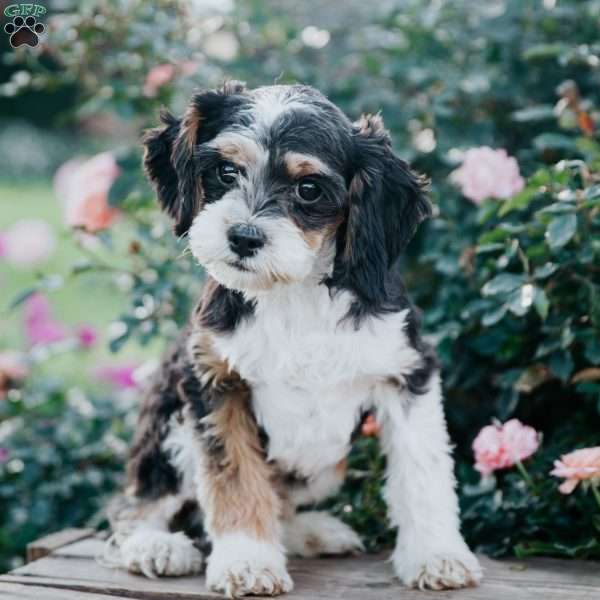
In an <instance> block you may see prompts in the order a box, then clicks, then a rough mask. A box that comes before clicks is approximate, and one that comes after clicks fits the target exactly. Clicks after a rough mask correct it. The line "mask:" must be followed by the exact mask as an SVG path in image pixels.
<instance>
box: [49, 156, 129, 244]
mask: <svg viewBox="0 0 600 600" xmlns="http://www.w3.org/2000/svg"><path fill="white" fill-rule="evenodd" d="M118 176H119V167H118V165H117V163H116V161H115V159H114V156H113V155H112V154H111V153H110V152H102V153H101V154H96V156H93V157H92V158H90V159H88V160H82V159H78V158H75V159H73V160H70V161H68V162H66V163H64V164H63V165H62V166H61V167H60V168H59V169H58V171H57V172H56V175H55V176H54V190H55V192H56V195H57V196H58V197H59V198H60V199H61V200H62V202H63V205H64V215H65V221H66V223H67V225H70V226H71V227H82V228H84V229H85V230H86V231H87V232H89V233H96V232H98V231H101V230H102V229H107V228H108V227H110V226H111V225H112V224H113V222H114V221H115V220H116V218H117V217H118V216H119V211H118V210H117V209H116V208H113V207H112V206H110V205H109V204H108V192H109V190H110V188H111V186H112V184H113V182H114V181H115V179H116V178H117V177H118Z"/></svg>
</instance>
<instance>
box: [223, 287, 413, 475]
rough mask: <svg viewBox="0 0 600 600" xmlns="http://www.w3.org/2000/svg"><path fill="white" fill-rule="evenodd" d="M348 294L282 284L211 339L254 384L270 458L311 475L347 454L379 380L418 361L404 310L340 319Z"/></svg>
mask: <svg viewBox="0 0 600 600" xmlns="http://www.w3.org/2000/svg"><path fill="white" fill-rule="evenodd" d="M351 300H352V299H351V296H350V294H348V293H340V294H338V295H336V296H334V297H333V298H331V297H330V294H329V291H328V290H327V288H326V287H325V286H324V285H314V284H313V285H307V284H305V285H300V284H299V285H280V286H277V287H276V288H275V289H273V290H270V291H269V292H266V293H264V294H261V295H259V296H257V298H256V309H255V314H254V316H253V317H251V318H249V319H247V320H245V321H244V322H243V323H241V324H240V325H239V326H238V327H237V328H236V329H235V331H234V332H233V333H231V334H223V335H220V336H218V337H217V338H216V339H215V349H216V350H217V352H218V353H219V354H220V355H221V356H222V358H226V359H227V360H228V362H229V364H230V365H231V367H232V368H233V369H235V370H236V371H238V373H240V375H241V376H242V377H243V378H244V379H246V380H247V381H248V382H249V383H250V384H251V386H252V392H253V408H254V411H255V414H256V417H257V420H258V422H259V424H260V425H261V426H262V427H263V428H264V429H265V431H266V433H267V434H268V436H269V458H271V459H274V460H277V461H278V462H279V464H281V465H282V466H283V467H285V468H287V469H290V470H295V471H297V472H299V473H300V474H303V475H306V476H310V475H316V474H317V473H319V472H321V471H322V470H323V469H325V468H327V467H330V466H331V465H334V464H335V463H337V462H338V461H339V460H341V459H342V458H343V457H344V456H345V455H346V454H347V452H348V449H349V442H350V436H351V433H352V431H353V429H354V427H355V426H356V423H357V420H358V418H359V416H360V413H361V411H362V410H364V409H365V408H367V407H369V406H370V405H371V404H372V403H373V398H372V389H373V387H374V385H375V383H377V382H378V381H381V380H382V379H384V378H386V377H389V376H394V377H397V378H401V377H402V375H405V374H408V373H410V372H411V371H412V370H414V368H415V367H416V366H417V365H418V364H419V360H420V357H419V355H418V353H417V352H416V351H415V350H414V349H413V348H412V347H411V346H410V345H409V343H408V341H407V337H406V334H405V333H404V329H405V325H406V311H402V312H398V313H390V314H387V315H384V316H382V317H380V318H367V319H366V320H364V321H363V322H362V323H361V326H360V328H359V329H356V328H355V327H354V324H353V323H352V321H351V320H345V321H342V320H341V319H342V318H343V317H344V315H345V314H346V312H347V310H348V306H349V304H350V302H351Z"/></svg>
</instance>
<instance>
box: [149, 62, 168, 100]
mask: <svg viewBox="0 0 600 600" xmlns="http://www.w3.org/2000/svg"><path fill="white" fill-rule="evenodd" d="M174 76H175V66H174V65H170V64H168V63H165V64H162V65H156V66H155V67H152V68H151V69H150V71H148V74H147V75H146V81H144V88H143V94H144V96H146V97H148V98H154V97H155V96H156V95H157V94H158V90H159V89H160V88H161V87H162V86H163V85H165V84H166V83H169V81H171V79H173V77H174Z"/></svg>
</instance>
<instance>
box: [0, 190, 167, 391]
mask: <svg viewBox="0 0 600 600" xmlns="http://www.w3.org/2000/svg"><path fill="white" fill-rule="evenodd" d="M20 219H43V220H44V221H46V222H47V223H48V224H49V225H50V226H51V227H52V229H53V230H54V233H55V234H56V237H57V245H56V250H55V251H54V252H53V253H52V255H51V256H49V257H48V259H47V260H46V261H44V262H42V263H40V264H38V265H36V267H35V268H34V269H17V268H15V267H12V266H10V265H8V264H7V263H6V262H4V261H2V259H0V351H2V350H7V349H14V350H24V349H26V346H27V340H26V339H25V337H24V333H23V325H22V317H23V315H22V313H23V310H22V307H17V308H13V309H11V308H10V305H11V304H12V302H13V300H14V299H15V298H16V297H17V295H18V294H20V293H21V292H22V291H23V290H26V289H29V288H31V287H32V286H33V285H34V284H35V283H36V282H37V281H39V278H40V277H41V276H43V275H58V276H60V277H63V278H64V280H65V284H64V286H62V287H61V288H59V289H57V290H56V291H53V292H50V293H48V294H47V296H48V298H49V300H50V302H51V305H52V310H53V312H54V314H55V316H56V317H57V319H59V320H60V321H61V322H63V323H65V324H66V326H67V327H73V328H74V327H76V326H77V325H79V324H83V323H85V324H90V325H93V326H94V327H96V329H97V331H98V332H99V334H100V341H99V343H98V344H97V347H96V348H94V349H93V350H91V351H87V352H82V353H80V354H79V355H78V357H80V360H78V362H77V364H73V358H72V355H69V356H65V357H56V358H54V359H53V360H52V361H50V362H49V363H48V367H46V368H50V366H51V368H52V369H54V370H56V371H59V372H61V374H63V375H68V376H70V377H72V378H73V379H74V380H75V381H83V380H87V379H89V377H88V372H89V371H90V370H91V369H93V368H94V366H96V365H98V364H100V363H102V362H104V363H106V362H119V361H123V360H132V359H134V358H140V356H143V355H148V353H149V352H152V353H153V354H154V353H156V352H157V351H158V349H157V348H153V349H152V348H150V349H144V351H143V352H141V351H140V350H139V349H138V348H135V347H126V348H125V349H124V350H123V352H122V353H120V354H119V355H118V358H117V357H115V356H114V355H111V354H110V352H109V351H108V349H107V344H106V341H107V333H106V332H107V328H108V325H109V324H110V322H111V321H113V320H115V318H116V317H118V315H119V314H120V312H121V311H122V309H123V308H124V307H125V304H126V301H127V300H126V297H125V296H124V294H123V293H122V292H120V291H119V290H118V288H117V286H116V284H115V282H114V280H113V279H111V278H110V277H109V276H106V275H103V274H99V273H85V274H80V275H77V276H72V275H69V273H70V270H71V267H72V266H73V264H74V263H76V262H77V261H78V260H81V259H82V258H83V255H82V252H81V250H80V249H79V248H78V246H77V244H76V242H75V241H74V239H73V235H72V233H71V232H70V231H69V230H68V228H67V227H66V226H65V225H64V223H63V220H62V207H61V205H60V202H59V200H58V198H56V197H55V195H54V193H53V190H52V183H51V182H49V181H33V182H18V183H14V182H6V181H0V231H3V230H5V229H6V228H7V227H9V226H10V225H12V224H13V223H15V222H16V221H18V220H20ZM23 243H24V244H26V243H27V240H23Z"/></svg>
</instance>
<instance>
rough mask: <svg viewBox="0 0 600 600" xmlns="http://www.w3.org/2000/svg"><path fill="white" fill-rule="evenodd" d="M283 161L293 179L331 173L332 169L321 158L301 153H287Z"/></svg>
mask: <svg viewBox="0 0 600 600" xmlns="http://www.w3.org/2000/svg"><path fill="white" fill-rule="evenodd" d="M283 161H284V162H285V166H286V168H287V170H288V173H289V174H290V175H291V176H292V177H306V176H307V175H316V174H317V173H322V174H326V173H331V169H330V168H329V167H328V166H327V165H326V164H325V163H324V162H323V161H322V160H321V159H319V158H317V157H316V156H312V155H311V154H301V153H300V152H286V153H285V155H284V156H283Z"/></svg>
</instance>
